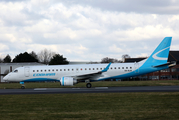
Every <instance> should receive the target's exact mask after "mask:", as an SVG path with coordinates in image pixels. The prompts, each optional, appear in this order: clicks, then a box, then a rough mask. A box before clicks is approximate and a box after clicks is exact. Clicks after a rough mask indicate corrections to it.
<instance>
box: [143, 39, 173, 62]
mask: <svg viewBox="0 0 179 120" xmlns="http://www.w3.org/2000/svg"><path fill="white" fill-rule="evenodd" d="M171 40H172V37H165V38H164V39H163V41H162V42H161V43H160V44H159V45H158V47H157V48H156V49H155V51H154V52H153V53H152V54H151V55H150V57H149V58H148V59H147V60H146V62H145V63H144V64H152V65H160V64H165V63H167V60H168V55H169V51H170V45H171Z"/></svg>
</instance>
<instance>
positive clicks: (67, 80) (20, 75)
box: [3, 37, 176, 89]
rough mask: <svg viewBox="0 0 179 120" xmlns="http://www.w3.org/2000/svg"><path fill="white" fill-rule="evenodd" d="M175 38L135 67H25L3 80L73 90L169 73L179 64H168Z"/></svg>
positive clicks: (126, 64)
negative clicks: (51, 84) (83, 85)
mask: <svg viewBox="0 0 179 120" xmlns="http://www.w3.org/2000/svg"><path fill="white" fill-rule="evenodd" d="M171 40H172V37H165V38H164V39H163V41H162V42H161V43H160V44H159V45H158V47H157V48H156V49H155V50H154V52H153V53H152V54H151V55H150V56H149V57H148V58H147V59H145V60H142V61H140V62H134V63H109V64H83V65H47V66H24V67H19V68H16V69H15V70H14V71H13V72H10V73H9V74H7V75H6V76H5V77H4V78H3V79H4V80H5V81H8V82H20V84H22V86H21V88H22V89H24V88H25V86H24V82H35V81H59V82H60V84H61V85H62V86H73V85H74V84H77V83H79V82H86V83H87V84H86V87H87V88H91V87H92V85H91V83H90V82H95V81H103V80H107V79H124V78H129V77H135V76H140V75H144V74H147V73H151V72H155V71H159V70H162V69H167V68H169V67H172V66H174V65H175V64H176V63H170V62H167V60H168V55H169V50H170V45H171Z"/></svg>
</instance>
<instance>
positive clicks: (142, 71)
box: [92, 66, 168, 81]
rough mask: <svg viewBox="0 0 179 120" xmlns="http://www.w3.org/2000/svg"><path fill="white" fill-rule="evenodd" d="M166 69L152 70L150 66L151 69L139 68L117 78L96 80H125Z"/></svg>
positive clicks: (165, 67)
mask: <svg viewBox="0 0 179 120" xmlns="http://www.w3.org/2000/svg"><path fill="white" fill-rule="evenodd" d="M167 68H168V66H162V67H158V68H154V67H152V66H151V67H147V66H145V67H144V66H141V67H140V68H139V70H138V69H137V70H135V71H132V72H130V73H126V74H122V75H117V76H113V77H108V78H102V79H98V81H102V80H106V79H125V78H129V77H134V76H140V75H144V74H147V73H151V72H155V71H159V70H163V69H167ZM138 71H139V72H138ZM92 81H93V80H92Z"/></svg>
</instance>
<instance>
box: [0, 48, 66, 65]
mask: <svg viewBox="0 0 179 120" xmlns="http://www.w3.org/2000/svg"><path fill="white" fill-rule="evenodd" d="M0 62H1V63H11V62H12V63H21V62H38V63H43V64H49V65H64V64H68V63H69V61H67V59H66V58H64V57H63V55H60V54H57V53H55V52H51V51H50V50H47V49H44V50H42V51H40V53H39V54H36V53H35V52H34V51H32V52H31V53H27V52H24V53H20V54H18V55H16V56H15V58H14V59H11V56H10V55H9V54H8V55H6V57H5V58H3V59H0Z"/></svg>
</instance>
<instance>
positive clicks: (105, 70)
mask: <svg viewBox="0 0 179 120" xmlns="http://www.w3.org/2000/svg"><path fill="white" fill-rule="evenodd" d="M110 65H111V62H110V63H109V64H108V66H107V67H106V68H105V69H104V70H102V71H101V72H107V71H108V69H109V67H110Z"/></svg>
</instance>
